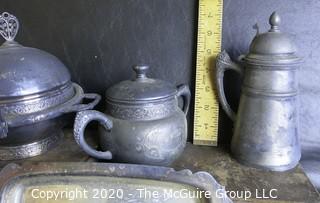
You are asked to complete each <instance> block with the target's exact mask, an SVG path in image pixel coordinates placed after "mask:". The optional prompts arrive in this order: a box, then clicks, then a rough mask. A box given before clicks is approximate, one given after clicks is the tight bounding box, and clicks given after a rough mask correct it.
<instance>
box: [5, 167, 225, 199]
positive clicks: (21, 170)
mask: <svg viewBox="0 0 320 203" xmlns="http://www.w3.org/2000/svg"><path fill="white" fill-rule="evenodd" d="M112 189H114V190H116V191H117V193H116V195H113V196H114V197H113V198H112V197H111V196H110V194H109V195H106V194H104V195H102V194H103V193H99V194H96V193H97V192H95V191H104V190H110V191H111V190H112ZM40 190H41V191H66V192H67V193H68V192H70V191H73V190H74V191H75V190H78V191H79V192H78V195H77V196H73V197H72V198H74V199H72V200H75V201H78V202H92V201H95V202H106V201H108V202H183V203H187V202H203V203H204V202H212V203H220V202H221V203H224V202H226V203H227V202H231V200H230V199H229V198H227V197H226V196H224V197H222V198H219V197H216V195H215V194H216V191H217V190H220V191H221V192H224V190H223V187H222V186H221V185H219V184H218V183H217V182H216V181H215V180H214V178H213V177H212V176H211V175H210V174H209V173H207V172H197V173H194V174H193V173H192V172H191V171H190V170H186V169H185V170H181V171H175V170H174V169H172V168H165V167H155V166H144V165H130V164H111V163H108V164H103V163H72V162H71V163H25V164H22V165H17V164H9V165H7V166H6V167H5V168H3V169H2V171H1V172H0V202H1V203H7V202H8V203H9V202H10V203H20V202H24V201H27V200H29V201H32V202H45V201H46V200H47V199H46V198H48V197H46V198H43V199H41V198H39V197H38V196H39V195H38V196H36V195H37V194H36V193H37V191H38V192H39V191H40ZM84 190H86V191H87V194H86V196H84V195H83V194H81V196H80V194H79V193H82V192H81V191H84ZM140 191H149V192H150V194H154V192H157V193H158V194H159V195H158V196H157V198H156V197H154V196H153V195H151V196H149V193H145V192H140ZM180 191H184V194H187V195H186V196H179V195H174V196H171V195H170V193H172V194H174V192H177V193H175V194H179V192H180ZM200 191H203V192H205V191H208V194H210V195H209V196H207V197H209V198H206V197H205V196H203V195H202V196H200V195H199V194H200V193H199V192H200ZM189 192H190V193H191V194H197V193H198V194H197V195H190V196H189V195H188V194H189ZM110 193H111V192H110ZM36 197H38V198H36ZM95 197H97V198H95ZM49 200H52V199H49ZM63 200H64V201H68V200H70V196H67V195H64V196H61V197H60V196H59V197H58V201H59V202H61V201H63Z"/></svg>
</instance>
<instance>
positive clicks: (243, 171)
mask: <svg viewBox="0 0 320 203" xmlns="http://www.w3.org/2000/svg"><path fill="white" fill-rule="evenodd" d="M64 134H65V136H64V138H63V141H62V142H59V143H58V146H57V147H55V148H54V149H52V150H50V151H48V152H47V153H45V154H44V155H40V156H36V157H32V158H30V159H28V160H19V161H16V162H17V163H19V164H22V163H25V162H27V161H29V162H31V161H32V162H48V161H51V162H73V161H77V162H81V163H83V162H94V161H97V160H95V159H93V158H91V157H90V156H89V155H87V154H86V153H84V152H83V150H81V149H80V148H79V147H78V145H77V144H75V142H74V138H73V135H72V129H65V131H64ZM97 135H98V134H97V132H96V131H93V130H90V128H89V129H88V130H87V139H88V140H87V141H88V142H89V143H90V145H91V146H94V147H97ZM8 163H10V162H8V161H0V168H3V167H4V166H5V165H7V164H8ZM170 167H173V168H175V169H176V170H182V169H185V168H187V169H190V170H192V171H193V172H196V171H207V172H209V173H210V174H211V175H212V176H213V177H214V178H215V179H216V180H217V181H218V182H219V183H220V184H222V185H224V186H226V190H227V191H239V194H240V192H241V191H251V192H252V197H251V198H249V199H246V200H245V199H244V198H243V197H242V198H241V196H240V197H237V198H234V199H232V200H233V201H234V202H254V203H257V202H263V203H267V202H270V203H271V202H272V203H274V202H279V203H280V202H281V203H283V202H286V203H289V202H310V203H311V202H320V198H319V194H318V193H317V191H316V190H315V189H314V187H313V186H312V185H311V183H310V181H309V180H308V178H307V177H306V175H305V174H304V172H303V170H302V169H301V167H300V166H298V167H296V168H295V169H294V170H291V171H288V172H283V173H278V172H269V171H265V170H260V169H255V168H249V167H246V166H243V165H241V164H239V163H238V162H237V161H236V160H234V159H233V158H231V157H230V155H229V151H225V150H223V149H221V146H220V147H218V148H213V147H204V146H194V145H192V144H190V143H187V145H186V148H185V150H184V152H183V154H182V155H181V156H180V157H179V158H178V159H177V160H176V161H175V162H174V163H173V164H172V165H171V166H170ZM256 189H257V190H258V192H259V195H260V196H261V193H262V190H263V189H265V193H266V194H269V192H270V190H272V189H277V198H276V199H257V198H256V197H255V191H256ZM293 191H294V192H293ZM242 193H243V192H242Z"/></svg>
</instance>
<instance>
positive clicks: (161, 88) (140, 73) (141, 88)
mask: <svg viewBox="0 0 320 203" xmlns="http://www.w3.org/2000/svg"><path fill="white" fill-rule="evenodd" d="M148 69H149V66H146V65H139V66H134V67H133V70H134V71H135V72H136V77H135V78H134V79H133V80H125V81H122V82H120V83H118V84H116V85H114V86H112V87H110V88H109V89H108V90H107V92H106V97H107V100H109V101H113V102H121V103H141V102H142V103H143V102H150V101H157V100H160V99H166V98H170V97H172V96H174V95H176V94H177V89H176V87H175V86H174V85H172V84H171V83H168V82H166V81H163V80H157V79H152V78H148V77H147V75H146V73H147V71H148Z"/></svg>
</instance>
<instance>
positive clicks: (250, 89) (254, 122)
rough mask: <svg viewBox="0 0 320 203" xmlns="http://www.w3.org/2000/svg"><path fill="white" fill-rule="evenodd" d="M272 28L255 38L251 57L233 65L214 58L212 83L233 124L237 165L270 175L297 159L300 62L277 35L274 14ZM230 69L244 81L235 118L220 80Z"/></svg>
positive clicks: (221, 56) (224, 57) (220, 57)
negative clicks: (298, 76)
mask: <svg viewBox="0 0 320 203" xmlns="http://www.w3.org/2000/svg"><path fill="white" fill-rule="evenodd" d="M269 23H270V25H271V28H270V30H269V31H268V32H266V33H262V34H260V33H259V30H257V34H256V36H255V37H254V39H253V41H252V43H251V45H250V49H249V53H248V54H247V55H245V56H241V57H240V60H241V63H234V62H233V61H231V60H230V57H229V55H228V54H227V53H226V52H225V51H224V52H222V53H220V54H219V55H218V58H217V63H216V71H217V72H216V81H217V87H218V88H217V89H218V95H219V99H220V103H221V105H222V107H223V109H224V110H225V112H226V113H227V115H228V116H229V117H230V118H231V119H232V120H233V121H234V125H235V127H234V134H233V137H232V141H231V152H232V154H233V156H234V157H235V158H236V159H238V161H240V162H241V163H244V164H246V165H250V166H253V167H257V168H263V169H267V170H273V171H285V170H289V169H291V168H293V167H295V166H296V165H297V164H298V162H299V159H300V157H301V151H300V144H299V137H298V122H299V121H298V81H297V71H298V68H299V65H300V63H301V59H300V58H299V57H298V56H297V55H296V48H295V45H294V43H293V42H292V41H291V39H290V38H289V36H288V35H286V34H284V33H282V32H281V31H280V17H279V15H278V14H277V13H276V12H274V13H273V14H272V15H271V16H270V19H269ZM226 70H234V71H236V72H238V73H239V74H240V75H241V76H242V77H243V82H242V89H241V92H242V93H241V97H240V103H239V107H238V112H237V114H235V113H234V112H233V111H232V110H231V108H230V106H229V104H228V103H227V100H226V98H225V93H224V87H223V76H224V72H225V71H226Z"/></svg>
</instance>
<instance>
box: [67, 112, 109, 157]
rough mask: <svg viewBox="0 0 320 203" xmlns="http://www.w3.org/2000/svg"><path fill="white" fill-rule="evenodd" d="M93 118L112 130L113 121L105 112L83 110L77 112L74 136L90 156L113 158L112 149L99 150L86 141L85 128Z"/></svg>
mask: <svg viewBox="0 0 320 203" xmlns="http://www.w3.org/2000/svg"><path fill="white" fill-rule="evenodd" d="M93 120H96V121H99V123H100V124H101V125H102V126H103V127H104V128H106V129H107V130H110V129H111V128H112V121H111V119H110V118H108V117H107V116H106V115H105V114H103V113H101V112H99V111H95V110H86V111H81V112H78V113H77V116H76V119H75V122H74V127H73V135H74V138H75V140H76V142H77V144H78V145H79V146H80V147H81V148H82V149H83V151H85V152H86V153H87V154H89V155H90V156H93V157H95V158H98V159H108V160H109V159H112V153H111V152H110V151H105V152H102V151H97V150H96V149H94V148H92V147H91V146H90V145H88V143H87V142H86V141H85V138H84V132H85V129H86V127H87V125H88V124H89V123H90V122H91V121H93Z"/></svg>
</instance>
